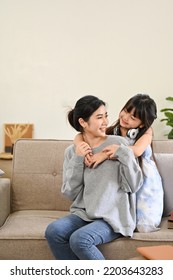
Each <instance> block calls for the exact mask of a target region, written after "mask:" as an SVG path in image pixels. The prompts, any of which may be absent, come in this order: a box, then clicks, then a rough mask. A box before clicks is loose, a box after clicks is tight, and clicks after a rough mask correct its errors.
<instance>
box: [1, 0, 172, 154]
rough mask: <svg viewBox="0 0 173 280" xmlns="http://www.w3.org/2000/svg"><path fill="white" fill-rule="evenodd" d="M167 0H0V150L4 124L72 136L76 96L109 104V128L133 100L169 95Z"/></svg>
mask: <svg viewBox="0 0 173 280" xmlns="http://www.w3.org/2000/svg"><path fill="white" fill-rule="evenodd" d="M172 14H173V1H172V0H164V1H163V0H0V151H1V150H2V149H3V134H4V133H3V124H4V123H11V122H12V123H13V122H19V123H25V122H26V123H28V122H29V123H34V126H35V130H34V136H35V138H59V139H72V137H73V136H74V134H75V132H74V131H73V129H72V128H70V126H69V125H68V123H67V120H66V113H67V109H68V107H69V106H73V105H74V103H75V102H76V100H77V99H78V98H80V97H81V96H83V95H85V94H94V95H97V96H99V97H100V98H102V99H104V100H105V101H107V102H108V104H109V107H108V111H109V119H110V123H112V122H113V121H114V120H115V119H116V118H117V115H118V113H119V111H120V109H121V108H122V106H123V105H124V103H125V102H126V101H127V99H129V98H130V97H131V96H132V95H134V94H136V93H139V92H140V93H148V94H149V95H150V96H151V97H152V98H154V99H155V101H156V103H157V107H158V119H157V120H156V122H155V124H154V133H155V138H156V139H164V138H165V136H164V134H165V133H166V132H168V131H169V128H166V126H165V123H161V122H160V119H161V118H162V117H163V113H160V109H161V108H163V107H165V106H168V105H169V106H170V105H172V104H170V103H169V102H168V101H166V100H165V98H166V97H167V96H173V81H172V73H173V54H172V50H173V28H172V26H173V16H172Z"/></svg>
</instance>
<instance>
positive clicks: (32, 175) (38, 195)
mask: <svg viewBox="0 0 173 280" xmlns="http://www.w3.org/2000/svg"><path fill="white" fill-rule="evenodd" d="M71 143H72V142H71V141H63V140H35V139H31V140H29V139H20V140H18V141H17V142H16V144H15V149H14V157H13V166H12V178H11V179H9V178H4V177H5V175H4V176H3V177H1V178H0V259H3V260H5V259H7V260H9V259H23V260H26V259H40V260H41V259H45V260H48V259H53V256H52V254H51V251H50V249H49V247H48V244H47V241H46V239H45V237H44V232H45V228H46V226H47V225H48V224H49V223H50V222H52V221H53V220H55V219H58V218H59V217H62V216H64V215H66V214H67V213H68V211H69V206H70V202H69V201H68V200H67V199H65V198H64V197H63V196H62V194H61V192H60V188H61V183H62V165H63V157H64V149H65V148H66V147H67V146H68V145H70V144H71ZM153 148H154V152H155V155H156V159H157V164H158V167H159V170H160V173H161V176H162V179H163V184H164V192H165V199H164V200H165V209H164V213H166V214H168V212H170V210H171V209H172V208H173V141H171V140H165V141H153ZM0 168H1V169H3V166H0ZM6 168H7V166H6ZM4 171H5V170H4ZM7 173H8V172H7ZM8 174H10V172H9V173H8ZM158 244H172V245H173V230H172V229H167V217H164V218H163V219H162V223H161V229H160V230H159V231H155V232H152V233H138V232H135V233H134V236H133V238H125V237H124V238H120V239H118V240H115V241H113V242H110V243H108V244H104V245H101V246H100V249H101V251H103V253H104V255H105V257H106V259H130V258H135V257H137V256H138V254H137V252H136V247H138V246H148V245H149V246H150V245H158Z"/></svg>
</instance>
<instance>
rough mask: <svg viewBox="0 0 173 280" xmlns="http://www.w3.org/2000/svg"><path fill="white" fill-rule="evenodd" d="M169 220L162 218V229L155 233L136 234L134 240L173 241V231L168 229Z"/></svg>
mask: <svg viewBox="0 0 173 280" xmlns="http://www.w3.org/2000/svg"><path fill="white" fill-rule="evenodd" d="M167 220H168V218H167V217H165V218H162V222H161V224H160V229H159V230H157V231H154V232H147V233H145V232H135V233H134V235H133V237H132V239H135V240H143V241H172V242H173V230H172V229H168V228H167Z"/></svg>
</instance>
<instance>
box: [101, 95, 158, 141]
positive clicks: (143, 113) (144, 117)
mask: <svg viewBox="0 0 173 280" xmlns="http://www.w3.org/2000/svg"><path fill="white" fill-rule="evenodd" d="M134 108H135V111H134V116H135V117H137V118H139V119H140V120H141V122H142V124H143V127H142V128H139V133H138V135H137V138H136V141H137V140H138V139H139V138H140V137H141V136H142V135H143V134H144V133H145V132H146V131H147V129H148V128H149V127H150V126H151V125H152V123H153V122H154V120H155V119H156V118H157V107H156V103H155V101H154V100H153V99H152V98H150V96H149V95H147V94H136V95H134V96H133V97H131V98H130V99H129V100H128V101H127V103H126V104H125V105H124V107H123V108H122V110H121V111H123V110H124V109H126V110H127V112H131V110H132V109H134ZM118 126H119V120H117V121H116V122H115V123H114V124H113V125H112V126H110V127H108V128H107V132H106V133H107V134H114V129H115V127H118Z"/></svg>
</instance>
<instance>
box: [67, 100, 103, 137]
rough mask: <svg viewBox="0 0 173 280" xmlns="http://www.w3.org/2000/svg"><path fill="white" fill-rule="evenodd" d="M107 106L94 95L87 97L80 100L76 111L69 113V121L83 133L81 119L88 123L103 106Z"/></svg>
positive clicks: (75, 108)
mask: <svg viewBox="0 0 173 280" xmlns="http://www.w3.org/2000/svg"><path fill="white" fill-rule="evenodd" d="M101 105H104V106H105V102H104V101H103V100H101V99H99V98H98V97H96V96H93V95H86V96H84V97H82V98H80V99H79V100H78V101H77V102H76V105H75V107H74V109H72V110H70V111H69V112H68V115H67V117H68V121H69V123H70V124H71V126H72V127H73V128H74V129H76V130H77V131H79V132H83V127H82V126H81V125H80V123H79V119H80V118H82V119H83V120H84V121H86V122H87V121H88V120H89V118H90V117H91V115H92V114H93V113H94V112H95V111H96V110H97V109H98V108H99V107H100V106H101Z"/></svg>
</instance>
